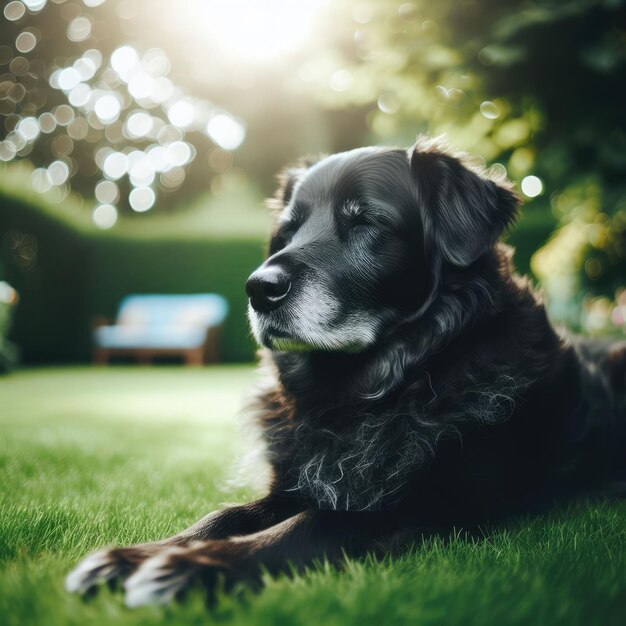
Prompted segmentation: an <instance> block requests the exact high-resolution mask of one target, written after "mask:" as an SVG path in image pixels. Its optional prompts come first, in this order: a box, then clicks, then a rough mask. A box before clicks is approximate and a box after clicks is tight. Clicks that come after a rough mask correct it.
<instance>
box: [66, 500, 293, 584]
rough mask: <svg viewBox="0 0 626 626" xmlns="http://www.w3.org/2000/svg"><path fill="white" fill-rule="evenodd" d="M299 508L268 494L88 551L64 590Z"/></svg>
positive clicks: (249, 530) (123, 572)
mask: <svg viewBox="0 0 626 626" xmlns="http://www.w3.org/2000/svg"><path fill="white" fill-rule="evenodd" d="M303 508H304V507H303V505H302V503H301V502H300V501H299V500H297V499H295V498H280V497H277V496H272V495H269V496H267V497H266V498H263V499H261V500H256V501H255V502H250V503H249V504H244V505H242V506H235V507H230V508H227V509H224V510H222V511H215V512H213V513H210V514H209V515H207V516H206V517H204V518H203V519H201V520H200V521H199V522H197V523H196V524H194V525H193V526H191V527H190V528H188V529H187V530H184V531H183V532H181V533H179V534H177V535H174V536H173V537H169V538H167V539H162V540H160V541H154V542H149V543H141V544H137V545H134V546H128V547H124V548H108V549H104V550H99V551H98V552H95V553H93V554H90V555H89V556H87V557H86V558H85V559H83V560H82V561H81V562H80V563H79V564H78V565H77V566H76V568H75V569H73V570H72V571H71V572H70V573H69V574H68V576H67V578H66V579H65V587H66V589H67V590H68V591H72V592H77V593H81V594H84V593H86V592H88V591H89V590H91V589H92V588H93V587H95V586H96V585H98V584H101V583H105V582H113V581H114V580H115V579H119V578H124V577H126V576H128V575H129V574H131V573H132V572H133V570H135V569H136V568H137V566H138V565H139V564H140V563H141V562H142V561H144V560H145V559H147V558H150V557H153V556H154V555H156V554H158V553H159V552H160V551H162V550H164V549H166V548H168V547H172V546H185V545H188V544H189V543H191V542H194V541H206V540H207V539H224V538H226V537H232V536H236V535H246V534H250V533H254V532H257V531H259V530H262V529H264V528H268V527H270V526H273V525H275V524H278V523H279V522H281V521H283V520H285V519H287V518H289V517H291V516H292V515H295V514H296V513H299V512H300V511H302V510H303Z"/></svg>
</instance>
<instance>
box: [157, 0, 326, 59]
mask: <svg viewBox="0 0 626 626" xmlns="http://www.w3.org/2000/svg"><path fill="white" fill-rule="evenodd" d="M327 3H328V0H265V1H264V2H259V1H258V0H190V1H188V2H186V3H184V5H183V4H182V3H181V4H178V3H176V4H174V3H172V7H173V8H174V7H175V9H174V10H175V14H173V15H170V14H169V13H168V15H166V16H164V18H163V19H166V20H169V19H174V20H176V21H179V22H181V23H183V22H186V23H189V22H190V21H193V23H194V24H196V25H198V26H199V27H200V28H201V29H203V30H204V32H205V33H206V36H207V38H208V39H209V40H210V41H212V43H214V44H215V46H216V47H217V48H219V49H220V50H223V51H225V52H226V53H227V54H229V55H230V56H232V57H234V58H235V59H237V60H239V61H251V62H254V63H266V62H269V61H273V60H279V59H280V57H281V56H282V55H285V54H290V53H292V52H294V51H296V50H298V49H299V48H300V47H302V45H303V43H304V42H305V41H306V40H307V39H308V38H309V37H310V36H311V34H312V27H313V25H314V23H315V16H316V14H317V13H318V12H319V11H320V9H321V8H322V7H323V6H324V5H326V4H327ZM182 6H185V8H186V10H184V11H183V10H181V7H182Z"/></svg>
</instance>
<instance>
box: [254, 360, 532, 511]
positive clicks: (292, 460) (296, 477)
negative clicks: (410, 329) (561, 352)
mask: <svg viewBox="0 0 626 626" xmlns="http://www.w3.org/2000/svg"><path fill="white" fill-rule="evenodd" d="M526 386H527V385H526V382H525V381H521V380H516V379H514V378H512V377H511V376H506V375H505V376H499V377H498V378H497V379H496V380H494V381H493V382H492V383H491V384H485V383H473V384H470V385H469V386H467V387H465V388H458V389H457V390H456V392H452V393H451V392H450V390H449V389H447V390H446V393H445V394H442V395H441V396H440V395H438V391H437V387H436V381H433V380H431V377H430V374H428V373H427V372H422V373H421V375H419V376H418V377H417V379H416V380H415V381H414V382H413V383H412V384H411V385H410V388H409V390H408V392H407V391H405V393H403V395H402V398H400V399H396V400H395V401H394V402H388V403H387V404H383V405H381V404H376V403H370V404H366V403H361V404H356V405H351V406H350V405H348V406H345V405H344V406H323V405H322V404H321V403H320V404H319V405H317V406H315V407H312V406H311V407H307V408H301V407H297V403H296V404H295V405H294V406H295V407H297V408H295V411H293V412H289V413H285V412H282V413H281V412H280V411H278V412H277V411H276V410H275V408H273V410H271V417H270V412H268V414H267V417H266V419H264V420H263V422H262V425H263V429H264V435H265V439H266V442H267V453H268V458H269V460H270V462H271V463H272V465H273V466H274V469H275V474H276V479H277V481H278V488H279V489H280V490H281V491H283V492H285V493H288V494H292V495H294V496H298V497H302V498H305V499H307V500H309V501H311V502H312V503H314V504H315V506H317V507H319V508H322V509H336V510H378V509H381V508H384V507H386V506H392V505H394V503H396V502H397V501H398V500H400V499H401V498H402V496H403V494H404V493H405V490H406V488H407V487H408V486H409V484H410V482H411V476H412V475H413V474H415V473H416V472H419V470H420V469H421V468H422V467H424V465H425V464H427V463H429V462H430V461H431V460H432V459H433V458H434V456H435V454H436V451H437V444H438V442H439V441H440V440H441V439H442V438H444V437H460V431H459V429H458V425H460V424H461V423H462V422H464V421H471V422H473V423H480V424H485V425H487V424H493V423H496V422H498V421H501V420H504V419H506V418H507V417H509V416H510V415H511V413H512V412H513V410H514V408H515V403H516V401H517V399H518V398H519V397H520V395H521V393H522V391H523V389H525V388H526ZM443 398H445V400H444V399H443Z"/></svg>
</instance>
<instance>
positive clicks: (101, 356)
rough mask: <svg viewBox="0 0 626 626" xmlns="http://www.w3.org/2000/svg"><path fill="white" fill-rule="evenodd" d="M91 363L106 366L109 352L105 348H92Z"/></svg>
mask: <svg viewBox="0 0 626 626" xmlns="http://www.w3.org/2000/svg"><path fill="white" fill-rule="evenodd" d="M93 362H94V364H95V365H108V363H109V351H108V350H107V349H106V348H94V351H93Z"/></svg>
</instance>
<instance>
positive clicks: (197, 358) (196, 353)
mask: <svg viewBox="0 0 626 626" xmlns="http://www.w3.org/2000/svg"><path fill="white" fill-rule="evenodd" d="M203 356H204V355H203V350H202V348H194V349H193V350H187V351H186V352H185V364H186V365H192V366H198V365H202V362H203V360H204V359H203Z"/></svg>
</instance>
